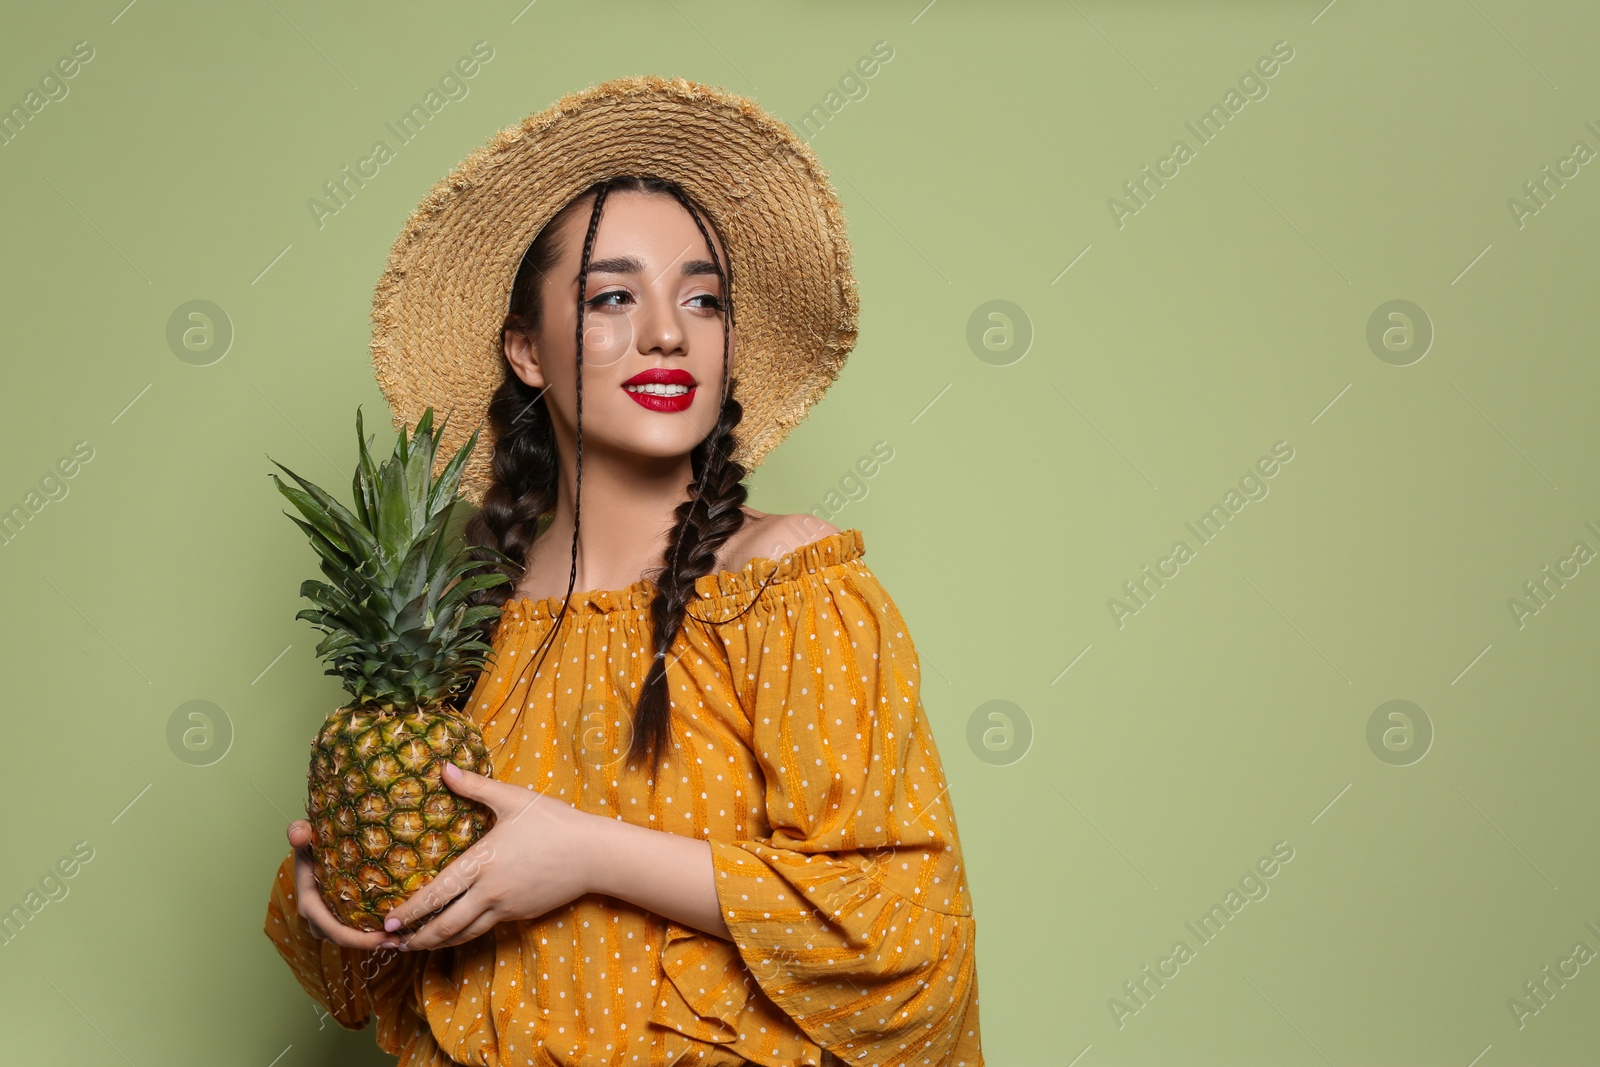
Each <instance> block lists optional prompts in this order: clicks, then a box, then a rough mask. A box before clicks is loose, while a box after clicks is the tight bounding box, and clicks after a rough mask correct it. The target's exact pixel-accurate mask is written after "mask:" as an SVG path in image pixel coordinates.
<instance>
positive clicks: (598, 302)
mask: <svg viewBox="0 0 1600 1067" xmlns="http://www.w3.org/2000/svg"><path fill="white" fill-rule="evenodd" d="M627 295H628V291H627V290H626V289H612V290H611V291H610V292H605V293H600V294H599V295H597V296H594V297H591V298H590V299H589V301H588V303H589V306H590V307H593V308H597V307H616V306H617V305H615V304H608V303H606V301H609V300H610V299H611V298H612V297H614V296H627Z"/></svg>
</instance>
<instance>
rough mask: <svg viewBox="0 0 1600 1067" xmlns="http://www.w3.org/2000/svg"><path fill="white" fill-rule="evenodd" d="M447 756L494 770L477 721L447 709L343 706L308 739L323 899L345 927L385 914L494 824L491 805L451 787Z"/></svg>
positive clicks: (379, 921) (372, 927)
mask: <svg viewBox="0 0 1600 1067" xmlns="http://www.w3.org/2000/svg"><path fill="white" fill-rule="evenodd" d="M446 760H448V761H449V762H451V763H454V764H455V765H456V766H457V767H460V768H461V769H462V770H465V771H472V772H473V773H475V774H481V775H484V776H485V777H493V773H492V770H491V767H490V760H489V753H488V750H487V749H486V748H485V746H484V743H483V737H482V735H481V734H480V733H479V731H478V728H477V726H476V725H475V724H474V723H473V722H472V721H471V720H470V719H468V718H466V717H465V716H464V715H463V714H461V713H460V712H458V711H456V710H454V709H452V708H449V707H446V706H443V705H435V706H432V707H418V708H412V709H408V710H403V711H402V710H398V709H394V708H386V707H378V708H374V707H364V708H354V707H343V708H339V709H338V710H336V711H335V712H334V713H333V714H331V715H330V716H328V719H327V721H326V722H324V723H323V725H322V729H321V730H319V731H318V733H317V737H316V740H315V741H313V742H312V746H311V765H310V769H309V770H308V771H307V773H306V784H307V801H306V813H307V815H308V816H309V821H310V823H311V828H312V834H313V836H312V842H311V847H312V855H313V856H314V858H315V861H316V870H317V887H318V889H319V891H320V892H321V894H322V899H323V902H324V903H326V904H327V906H328V909H329V910H330V911H332V912H333V914H334V915H335V916H337V917H338V919H339V920H340V921H341V922H343V923H344V924H345V925H347V926H350V927H353V928H355V929H357V930H365V931H377V930H381V929H383V920H384V917H385V916H386V915H387V914H388V913H389V911H390V910H391V909H393V908H394V907H396V906H397V905H399V904H400V903H401V902H402V901H404V900H405V899H406V898H407V897H409V896H410V895H411V894H412V893H414V892H416V891H417V890H418V889H421V888H422V887H423V886H425V885H427V884H428V883H429V882H431V881H432V880H433V879H434V877H435V876H436V875H437V874H438V873H439V871H441V870H442V869H443V868H444V867H445V866H446V865H447V864H449V863H450V861H451V860H453V859H455V858H456V857H457V856H459V855H460V854H461V853H462V852H464V851H466V850H467V849H468V848H469V847H471V846H472V844H473V843H474V842H476V841H477V840H478V839H479V838H480V837H482V836H483V835H484V834H485V833H487V832H488V830H489V829H490V828H491V827H492V826H493V825H494V811H493V809H491V808H488V807H486V806H484V805H483V804H480V803H478V802H477V801H475V800H471V799H469V798H467V797H462V796H458V795H457V794H455V793H453V792H451V790H450V787H449V786H447V785H446V784H445V783H444V781H443V779H442V778H441V776H440V775H441V772H442V771H443V769H444V763H445V761H446Z"/></svg>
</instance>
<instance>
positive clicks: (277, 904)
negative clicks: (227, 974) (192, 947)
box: [263, 852, 428, 1055]
mask: <svg viewBox="0 0 1600 1067" xmlns="http://www.w3.org/2000/svg"><path fill="white" fill-rule="evenodd" d="M263 930H264V931H265V933H266V935H267V936H268V937H269V938H271V939H272V943H273V945H274V946H276V948H277V950H278V954H279V955H281V956H282V957H283V958H284V961H285V962H286V963H288V964H289V968H290V969H291V970H292V971H293V972H294V976H295V978H296V979H297V980H298V981H299V982H300V986H301V988H303V989H304V990H305V991H306V993H307V994H309V995H310V996H311V999H312V1000H314V1001H316V1002H317V1003H318V1004H320V1005H322V1006H323V1008H325V1009H326V1010H327V1011H328V1013H329V1014H330V1015H332V1016H333V1018H334V1019H335V1020H336V1021H337V1022H338V1023H339V1025H340V1026H342V1027H344V1028H345V1029H347V1030H362V1029H365V1028H366V1025H367V1022H368V1021H369V1019H370V1018H371V1016H373V1015H374V1014H375V1015H376V1016H377V1018H378V1030H377V1043H378V1047H379V1048H381V1049H383V1050H384V1051H385V1052H388V1053H391V1054H394V1055H400V1054H401V1053H402V1052H404V1051H406V1050H407V1049H408V1047H409V1046H411V1045H412V1044H413V1043H414V1042H416V1041H418V1039H419V1038H425V1037H427V1035H428V1026H427V1023H426V1021H425V1020H424V1019H423V1017H422V1016H421V1015H420V1014H419V1013H418V1012H417V1011H415V1010H414V1009H413V1008H412V1007H411V1005H412V1003H413V1001H412V999H411V986H412V983H413V981H414V980H415V977H416V967H417V962H418V960H419V959H420V958H421V957H423V956H425V955H426V953H421V952H417V953H402V952H394V951H382V952H371V951H367V950H365V949H351V948H345V947H343V946H341V945H336V944H334V943H333V942H331V941H324V940H321V939H320V938H317V937H315V936H313V935H312V933H311V928H310V927H309V926H307V925H306V922H305V920H304V919H302V918H301V917H300V908H299V906H298V905H297V904H296V903H295V884H294V853H293V852H291V853H289V855H288V856H287V857H285V858H284V860H283V862H282V863H281V864H279V865H278V873H277V876H276V877H275V878H274V879H273V883H272V893H271V895H270V896H269V897H268V899H267V918H266V922H265V924H264V926H263ZM419 1028H420V1032H419Z"/></svg>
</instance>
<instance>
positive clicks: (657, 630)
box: [464, 176, 776, 773]
mask: <svg viewBox="0 0 1600 1067" xmlns="http://www.w3.org/2000/svg"><path fill="white" fill-rule="evenodd" d="M619 191H628V192H644V193H656V194H667V195H670V196H673V197H675V198H676V199H677V200H678V202H679V203H680V204H682V205H683V207H684V210H686V211H687V212H688V213H689V216H690V217H691V218H693V219H694V223H695V226H696V227H698V228H699V230H700V235H701V237H703V238H704V239H705V242H706V246H707V248H708V249H709V251H710V255H711V261H712V263H713V264H714V265H715V267H716V270H717V277H718V279H719V281H721V283H722V293H723V297H722V300H721V304H720V310H722V312H723V316H722V371H723V374H722V379H723V396H722V406H721V409H720V411H719V414H718V417H717V422H716V425H715V426H714V427H713V428H712V430H711V432H710V433H709V434H708V435H707V436H706V438H705V439H704V440H703V441H701V442H700V444H698V445H696V446H695V447H694V448H693V449H692V450H691V451H690V453H689V456H690V464H691V468H692V470H693V471H694V481H693V482H692V483H691V484H690V486H689V488H690V489H691V490H692V492H691V494H690V496H689V498H688V499H687V500H685V501H683V502H682V503H680V504H679V505H678V506H677V508H676V509H675V512H674V522H673V525H672V530H671V533H670V535H669V537H668V542H667V548H666V551H665V553H664V558H663V562H662V565H661V567H660V568H659V571H658V573H657V574H655V575H653V576H652V584H653V585H654V586H655V593H654V596H653V597H652V598H651V600H650V609H649V610H650V622H651V625H650V635H651V652H652V655H651V658H650V666H649V668H648V670H647V671H646V673H645V677H644V683H643V685H642V686H641V687H640V691H639V698H638V701H637V704H636V706H635V708H634V715H633V730H632V738H631V740H630V743H629V747H628V751H627V753H626V754H625V757H624V758H625V759H626V760H627V762H628V763H629V765H630V766H632V765H633V763H634V762H635V761H642V762H644V763H646V764H647V765H649V767H650V769H651V771H652V773H654V771H655V770H656V769H657V768H658V767H659V764H660V757H661V755H662V753H663V752H664V750H665V748H666V745H667V743H668V742H669V740H670V737H671V733H670V722H669V719H670V710H671V700H670V694H669V692H668V688H667V667H668V666H669V662H670V661H669V650H670V649H671V648H672V646H673V643H674V642H675V641H676V639H677V637H678V634H679V631H680V630H681V629H682V626H683V622H684V620H685V618H692V619H695V620H696V621H699V622H705V623H708V624H711V625H718V626H720V625H725V624H726V623H729V622H732V621H733V620H734V619H736V618H738V617H739V616H740V615H743V614H744V612H745V611H748V610H750V608H751V607H753V606H754V604H755V599H757V598H753V599H752V600H751V603H750V604H749V605H746V606H745V608H744V609H743V611H740V612H739V613H738V614H736V615H734V616H733V617H732V618H729V619H723V620H718V621H715V622H713V621H712V620H708V619H702V618H700V617H699V616H697V615H695V614H693V613H692V612H690V611H689V610H688V605H689V603H690V601H691V600H692V599H693V598H694V594H695V583H696V581H697V579H699V578H700V577H702V576H704V575H707V574H710V573H711V572H712V569H713V568H714V567H715V566H716V558H717V552H718V550H719V549H720V548H721V547H722V546H723V545H724V544H726V543H727V541H728V540H729V539H730V538H731V537H733V536H734V534H736V533H738V532H739V530H740V528H741V527H742V526H743V525H744V521H745V516H744V511H743V508H742V505H743V504H744V502H745V500H746V498H747V497H748V496H749V491H748V489H746V487H745V485H744V479H745V477H746V476H747V475H748V473H749V472H748V471H747V470H746V469H745V467H743V466H742V465H741V464H739V463H738V462H736V461H735V460H734V459H733V451H734V449H735V446H736V444H737V441H738V438H737V436H736V432H737V429H738V426H739V422H740V420H741V419H742V418H743V415H744V411H743V408H742V406H741V405H740V404H739V401H737V400H736V399H734V395H733V390H734V385H735V384H736V383H735V381H734V380H733V379H732V378H731V377H730V373H729V372H730V370H731V367H730V366H729V339H730V337H731V334H732V330H733V303H732V299H731V297H732V290H731V286H732V264H731V262H730V263H729V264H728V265H727V269H726V270H725V269H724V266H723V264H722V261H721V259H720V257H718V255H717V250H716V246H715V245H714V244H712V241H711V236H710V234H709V232H708V231H707V229H706V224H705V222H704V221H702V218H701V212H700V210H699V208H698V207H697V206H696V205H695V203H694V202H693V200H692V199H691V198H690V197H689V195H688V194H687V193H686V192H685V191H684V190H683V188H682V187H681V186H679V185H678V184H677V183H675V182H671V181H667V180H665V179H662V178H656V177H651V176H624V177H619V178H611V179H607V180H604V181H600V182H597V183H595V184H594V185H592V186H590V187H589V188H588V189H586V190H584V191H583V192H582V193H580V194H578V195H577V196H576V197H574V198H573V199H572V200H571V201H570V202H569V203H568V204H567V205H566V206H564V207H563V208H562V209H561V211H559V212H557V213H556V215H555V216H554V217H553V218H552V219H551V220H550V221H549V222H548V223H546V224H545V226H544V228H543V229H542V230H541V231H540V232H539V234H538V236H537V237H535V238H534V240H533V242H532V243H531V244H530V245H529V246H528V251H527V253H526V254H525V255H524V257H523V261H522V264H521V266H520V267H519V269H518V271H517V276H516V280H515V281H514V282H513V283H512V290H511V301H510V306H509V309H508V311H507V315H506V320H505V325H504V326H503V328H502V330H501V340H502V344H503V343H504V338H505V333H506V331H508V330H519V331H523V332H528V333H531V332H533V331H534V330H536V329H537V328H538V327H539V324H540V321H541V311H542V308H541V306H540V303H541V302H540V299H539V282H540V279H541V278H542V277H543V276H544V275H545V274H547V273H548V272H549V271H550V270H551V268H553V267H554V265H555V262H556V259H557V257H558V256H559V253H560V249H559V247H558V246H557V243H556V240H555V237H554V235H555V233H556V231H557V230H558V229H559V224H560V223H561V221H562V220H563V219H565V218H566V217H567V216H568V215H569V214H570V213H571V212H574V211H575V210H577V208H578V207H579V205H580V204H581V203H582V202H583V201H584V200H585V199H586V198H588V197H590V196H592V197H593V198H594V205H593V207H592V209H591V210H590V214H589V228H588V231H587V233H586V234H585V236H584V241H583V251H582V255H581V257H580V259H579V263H578V304H577V308H578V325H577V361H576V362H577V369H576V374H575V379H576V383H577V465H576V470H577V474H576V486H575V489H574V494H573V495H574V500H575V506H574V512H573V532H572V564H571V570H570V572H569V574H568V578H567V592H566V594H565V596H564V597H563V599H562V603H561V610H560V612H559V613H558V614H557V615H556V617H555V621H554V622H553V623H552V625H551V627H550V632H549V633H548V634H547V635H546V636H545V638H544V640H543V641H542V642H541V643H540V648H539V650H538V653H539V654H538V659H537V661H536V665H535V667H534V670H537V669H538V666H537V665H538V664H542V663H543V662H544V656H545V654H547V653H548V651H549V648H550V647H551V646H552V644H553V642H554V639H555V636H556V634H557V633H558V632H559V630H560V629H561V623H562V620H563V619H564V618H565V617H566V614H567V607H568V605H569V603H570V602H571V599H572V592H573V586H574V585H575V584H576V582H577V575H578V531H579V529H580V524H581V516H582V509H583V313H584V305H585V292H586V290H587V283H588V273H589V258H590V254H591V252H592V251H593V248H594V240H595V233H596V231H597V230H598V229H599V226H600V213H601V210H602V208H603V207H604V205H605V200H606V196H607V195H608V194H609V193H611V192H619ZM488 420H489V423H490V425H491V427H492V428H493V431H494V434H495V446H494V455H493V458H492V462H491V466H492V470H493V477H492V480H491V483H490V486H489V488H488V490H487V491H486V492H485V494H484V498H483V506H482V508H481V510H480V511H479V512H477V513H476V514H474V515H473V516H472V517H471V518H470V519H469V520H468V521H467V523H466V526H465V529H464V532H465V535H466V539H467V543H468V545H469V546H471V547H472V548H473V549H476V548H477V547H478V546H487V547H489V548H492V549H494V550H495V551H497V552H501V553H504V554H505V555H506V556H509V557H510V558H511V559H513V560H526V559H527V558H528V553H529V550H530V549H531V548H532V546H533V543H534V542H535V541H536V540H537V539H538V537H539V536H540V534H542V533H543V532H544V529H545V528H546V520H548V519H551V518H554V512H555V506H556V500H557V491H558V487H559V470H560V466H559V462H558V460H559V455H558V452H557V448H556V437H555V426H554V424H553V422H552V420H551V417H550V410H549V408H548V406H547V405H546V402H545V399H544V390H543V389H536V388H534V387H532V386H529V385H528V384H527V383H525V382H523V381H522V379H521V378H519V377H517V375H516V374H515V373H513V372H512V370H511V367H510V365H509V362H508V363H507V364H506V366H505V377H504V380H503V381H502V383H501V385H500V387H499V388H498V389H497V390H496V391H495V394H494V396H493V398H492V399H491V400H490V402H489V409H488ZM474 554H475V556H476V558H478V559H480V560H482V561H484V565H485V566H486V567H487V566H491V564H490V563H489V562H488V561H489V560H490V558H491V557H490V555H489V554H488V553H479V552H475V553H474ZM774 575H776V571H774V572H773V575H769V576H768V579H767V581H769V582H770V581H771V580H772V577H773V576H774ZM763 588H765V584H763ZM511 596H512V583H502V584H501V585H498V586H492V587H490V588H488V589H480V590H477V591H476V592H475V593H474V594H472V596H471V597H470V601H471V602H472V603H474V604H494V605H496V606H499V607H504V606H505V604H506V602H507V601H508V600H509V599H510V598H511ZM494 625H497V623H492V622H491V623H486V624H485V627H486V629H487V628H492V627H493V626H494ZM485 636H487V633H486V634H485Z"/></svg>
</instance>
